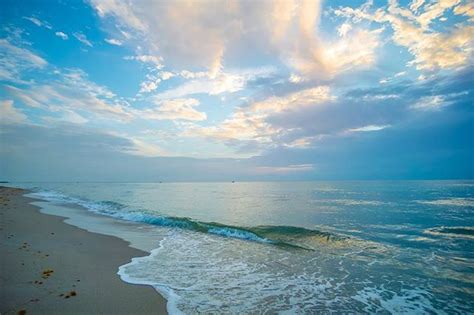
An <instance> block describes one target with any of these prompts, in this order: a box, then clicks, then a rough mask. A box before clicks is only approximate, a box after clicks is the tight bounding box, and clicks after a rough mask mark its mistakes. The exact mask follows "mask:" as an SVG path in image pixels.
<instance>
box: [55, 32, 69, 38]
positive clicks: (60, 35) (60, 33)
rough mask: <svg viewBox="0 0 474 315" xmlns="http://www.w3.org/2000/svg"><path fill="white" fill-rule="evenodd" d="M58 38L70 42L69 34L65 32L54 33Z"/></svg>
mask: <svg viewBox="0 0 474 315" xmlns="http://www.w3.org/2000/svg"><path fill="white" fill-rule="evenodd" d="M54 34H55V35H56V36H58V37H60V38H61V39H62V40H68V39H69V36H67V34H65V33H63V32H56V33H54Z"/></svg>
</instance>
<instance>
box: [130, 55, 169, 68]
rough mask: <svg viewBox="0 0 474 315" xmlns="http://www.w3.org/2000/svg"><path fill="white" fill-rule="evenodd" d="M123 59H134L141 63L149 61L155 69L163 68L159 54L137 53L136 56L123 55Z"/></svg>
mask: <svg viewBox="0 0 474 315" xmlns="http://www.w3.org/2000/svg"><path fill="white" fill-rule="evenodd" d="M124 59H125V60H136V61H140V62H143V63H149V64H152V65H154V66H155V67H156V68H157V69H161V68H163V58H162V57H160V56H152V55H137V56H125V57H124Z"/></svg>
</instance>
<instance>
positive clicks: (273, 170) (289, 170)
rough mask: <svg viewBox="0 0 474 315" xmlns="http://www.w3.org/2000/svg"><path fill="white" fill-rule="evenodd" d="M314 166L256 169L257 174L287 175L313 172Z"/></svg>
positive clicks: (264, 167) (299, 165)
mask: <svg viewBox="0 0 474 315" xmlns="http://www.w3.org/2000/svg"><path fill="white" fill-rule="evenodd" d="M313 170H314V166H313V164H297V165H288V166H258V167H255V171H256V173H257V174H287V173H295V172H311V171H313Z"/></svg>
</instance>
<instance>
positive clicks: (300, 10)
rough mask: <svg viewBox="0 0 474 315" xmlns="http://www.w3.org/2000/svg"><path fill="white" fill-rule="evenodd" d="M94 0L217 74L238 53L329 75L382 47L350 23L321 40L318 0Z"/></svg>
mask: <svg viewBox="0 0 474 315" xmlns="http://www.w3.org/2000/svg"><path fill="white" fill-rule="evenodd" d="M90 3H91V5H92V7H94V8H95V9H96V10H97V12H98V14H99V16H101V17H102V18H104V21H107V20H105V18H106V17H109V16H111V17H113V18H114V20H115V22H116V23H117V22H118V23H119V24H120V25H122V26H126V27H128V29H129V30H130V31H131V32H134V33H135V40H136V41H137V43H140V45H142V44H145V48H146V49H148V50H150V51H152V52H155V53H157V54H159V55H161V56H163V57H164V59H165V60H166V62H167V64H169V65H170V66H171V67H174V68H178V69H183V70H184V69H198V68H200V69H206V70H207V71H209V72H210V73H212V74H216V73H218V72H219V71H220V70H222V69H223V67H224V65H225V64H226V63H230V62H232V61H234V62H235V59H233V58H235V57H237V58H238V59H237V60H239V59H245V58H246V57H250V56H251V55H255V54H261V55H267V56H268V55H269V54H273V55H274V56H276V58H279V59H280V60H282V61H283V62H284V63H285V64H286V65H288V66H289V67H291V68H292V69H293V70H294V71H295V72H298V74H299V75H304V76H308V77H327V76H333V75H335V74H337V73H339V72H342V71H347V70H351V69H353V68H358V67H368V66H371V65H372V64H373V62H374V59H375V57H374V56H375V55H374V51H375V49H376V48H378V47H379V39H378V37H379V32H377V31H370V30H366V29H362V28H352V27H351V29H349V26H348V24H347V25H346V26H345V27H344V36H343V37H342V38H341V39H340V40H338V41H335V42H327V41H325V40H323V36H321V31H320V29H319V21H320V17H321V1H319V0H316V1H307V0H306V1H299V0H288V1H267V0H265V1H254V2H246V1H235V2H233V3H232V4H229V3H227V2H222V1H214V0H206V1H199V2H192V1H191V2H189V1H175V2H173V3H166V2H154V1H142V2H137V3H133V5H132V4H131V3H128V2H118V1H113V0H90ZM216 12H218V14H216ZM361 42H363V43H365V45H362V44H360V43H361ZM243 47H253V49H252V51H249V50H244V49H242V48H243ZM352 54H354V55H355V56H351V55H352ZM227 58H232V59H233V60H230V59H227Z"/></svg>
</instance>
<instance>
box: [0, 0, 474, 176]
mask: <svg viewBox="0 0 474 315" xmlns="http://www.w3.org/2000/svg"><path fill="white" fill-rule="evenodd" d="M0 6H1V10H0V21H1V22H0V180H9V181H220V180H223V181H227V180H324V179H337V180H357V179H394V180H396V179H472V178H473V177H474V162H473V157H474V149H473V148H474V143H473V142H474V141H473V137H474V113H473V104H474V102H473V100H474V97H473V93H474V62H473V60H474V57H473V56H474V48H473V47H474V2H472V1H462V0H439V1H432V0H413V1H395V0H389V1H375V0H374V1H371V0H369V1H365V0H363V1H357V0H354V1H342V0H333V1H318V0H312V1H297V0H284V1H267V0H262V1H250V0H245V1H211V0H203V1H184V0H178V1H172V2H171V1H138V0H137V1H126V0H125V1H116V0H85V1H63V0H49V1H43V0H41V1H36V0H29V1H16V0H3V1H2V2H1V4H0Z"/></svg>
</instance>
